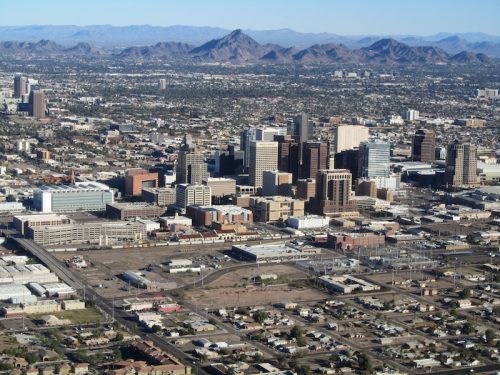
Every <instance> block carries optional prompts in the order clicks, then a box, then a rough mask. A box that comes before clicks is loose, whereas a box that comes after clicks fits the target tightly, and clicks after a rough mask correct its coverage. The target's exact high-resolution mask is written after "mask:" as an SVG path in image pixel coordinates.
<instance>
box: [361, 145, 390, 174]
mask: <svg viewBox="0 0 500 375" xmlns="http://www.w3.org/2000/svg"><path fill="white" fill-rule="evenodd" d="M390 158H391V146H390V144H389V143H385V142H363V143H361V145H360V147H359V174H360V177H363V178H372V177H389V174H390V168H389V167H390Z"/></svg>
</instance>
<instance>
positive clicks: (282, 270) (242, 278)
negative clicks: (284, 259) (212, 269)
mask: <svg viewBox="0 0 500 375" xmlns="http://www.w3.org/2000/svg"><path fill="white" fill-rule="evenodd" d="M263 274H275V275H276V276H278V278H279V279H280V280H281V281H282V282H286V281H292V280H296V279H303V278H306V277H307V273H306V272H304V271H302V270H299V269H297V268H295V267H293V266H292V265H286V264H272V265H263V266H255V267H249V268H242V269H238V270H235V271H232V272H228V273H226V274H224V275H222V276H221V277H220V278H218V279H217V280H214V281H213V282H211V283H209V284H208V286H210V287H216V288H217V287H228V286H236V285H241V286H243V285H247V284H251V283H252V281H251V279H253V278H255V277H258V276H259V275H263ZM270 282H271V281H270ZM271 283H272V282H271Z"/></svg>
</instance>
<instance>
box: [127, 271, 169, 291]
mask: <svg viewBox="0 0 500 375" xmlns="http://www.w3.org/2000/svg"><path fill="white" fill-rule="evenodd" d="M122 276H123V279H124V280H125V281H127V282H129V283H130V284H131V285H133V286H135V287H137V288H141V289H146V290H166V289H172V288H175V287H176V286H177V284H176V283H175V282H161V283H160V282H156V281H151V280H149V279H148V278H146V277H145V276H144V275H142V274H141V273H139V272H135V271H125V272H124V273H123V274H122Z"/></svg>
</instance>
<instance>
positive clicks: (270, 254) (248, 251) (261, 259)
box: [232, 243, 321, 263]
mask: <svg viewBox="0 0 500 375" xmlns="http://www.w3.org/2000/svg"><path fill="white" fill-rule="evenodd" d="M232 251H233V252H234V253H235V254H236V255H237V256H238V257H240V258H242V259H247V260H250V261H253V262H255V263H281V262H296V261H299V260H308V259H314V258H315V257H317V256H318V255H319V254H321V249H318V248H315V247H303V246H295V245H294V246H292V245H288V244H286V243H279V244H266V245H256V246H248V245H234V246H233V248H232Z"/></svg>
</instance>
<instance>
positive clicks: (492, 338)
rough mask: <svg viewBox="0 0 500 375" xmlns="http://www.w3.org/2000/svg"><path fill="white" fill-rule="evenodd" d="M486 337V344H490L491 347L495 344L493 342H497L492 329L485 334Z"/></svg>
mask: <svg viewBox="0 0 500 375" xmlns="http://www.w3.org/2000/svg"><path fill="white" fill-rule="evenodd" d="M484 337H485V339H486V342H487V343H488V344H490V345H491V344H493V342H494V341H495V337H496V335H495V331H493V330H492V329H491V328H488V329H487V330H486V332H484Z"/></svg>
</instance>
